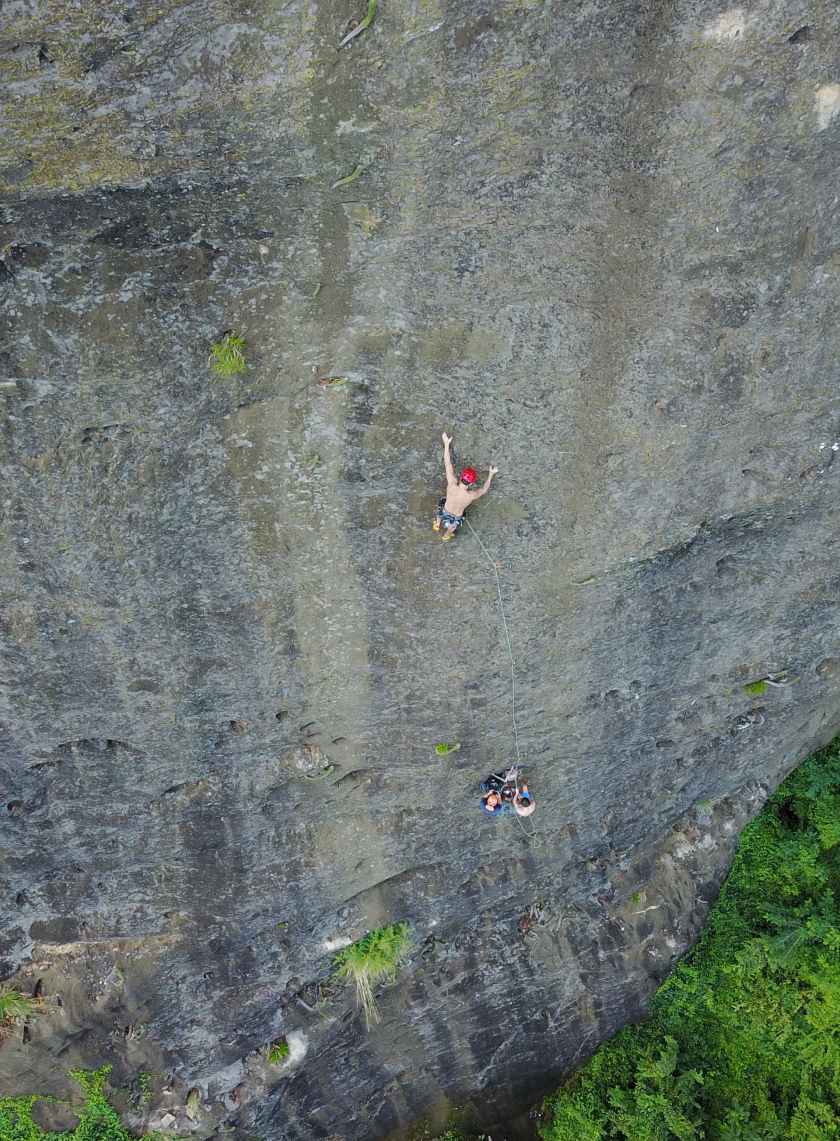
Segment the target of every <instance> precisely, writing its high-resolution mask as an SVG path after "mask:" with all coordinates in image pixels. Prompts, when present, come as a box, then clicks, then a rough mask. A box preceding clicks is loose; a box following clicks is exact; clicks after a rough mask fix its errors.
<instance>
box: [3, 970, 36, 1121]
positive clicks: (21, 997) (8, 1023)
mask: <svg viewBox="0 0 840 1141" xmlns="http://www.w3.org/2000/svg"><path fill="white" fill-rule="evenodd" d="M38 1012H39V1003H38V1000H37V999H34V998H29V997H28V995H25V994H23V993H22V991H19V990H17V989H16V988H15V987H13V986H12V985H11V983H0V1037H2V1036H3V1035H5V1034H7V1033H8V1032H9V1031H10V1030H11V1029H12V1027H14V1026H23V1025H24V1024H25V1023H26V1022H28V1021H29V1019H30V1018H32V1017H33V1016H34V1015H36V1014H38ZM0 1141H2V1139H0Z"/></svg>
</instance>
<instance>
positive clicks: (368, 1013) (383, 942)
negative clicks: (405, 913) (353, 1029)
mask: <svg viewBox="0 0 840 1141" xmlns="http://www.w3.org/2000/svg"><path fill="white" fill-rule="evenodd" d="M409 931H410V927H409V924H408V923H392V924H391V925H390V926H389V927H377V928H376V929H375V930H374V931H371V932H370V934H369V935H365V936H364V938H362V939H357V940H356V942H355V943H351V944H350V946H349V947H345V948H344V950H343V951H340V952H339V953H338V954H337V955H336V957H335V958H334V959H333V966H334V967H335V968H336V971H335V975H334V977H335V978H337V979H347V980H351V979H352V981H353V982H354V983H355V984H356V1001H357V1002H358V1004H359V1006H360V1007H361V1008H362V1010H364V1012H365V1023H366V1025H367V1028H368V1030H369V1029H370V1027H371V1025H372V1024H373V1023H374V1022H378V1021H379V1012H378V1011H377V1009H376V999H375V998H374V997H373V988H374V987H375V986H376V984H377V983H379V982H382V981H383V980H386V981H388V982H393V981H394V979H395V978H396V974H397V971H398V970H399V968H400V966H401V964H402V963H403V962H404V960H405V957H406V955H407V954H408V952H409V951H410V950H411V945H412V944H411V937H410V934H409Z"/></svg>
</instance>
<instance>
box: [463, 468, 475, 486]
mask: <svg viewBox="0 0 840 1141" xmlns="http://www.w3.org/2000/svg"><path fill="white" fill-rule="evenodd" d="M477 479H478V472H476V471H473V469H472V468H471V467H468V468H464V470H463V471H462V472H461V483H465V484H466V485H467V487H469V486H470V484H471V483H475V481H476V480H477Z"/></svg>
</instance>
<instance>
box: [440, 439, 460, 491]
mask: <svg viewBox="0 0 840 1141" xmlns="http://www.w3.org/2000/svg"><path fill="white" fill-rule="evenodd" d="M451 443H452V437H451V436H447V434H446V432H444V433H443V466H444V467H445V468H446V482H447V483H450V484H451V483H456V484H457V482H458V480H457V478H456V476H455V468H454V467H453V466H452V457H451V456H450V454H449V445H450V444H451Z"/></svg>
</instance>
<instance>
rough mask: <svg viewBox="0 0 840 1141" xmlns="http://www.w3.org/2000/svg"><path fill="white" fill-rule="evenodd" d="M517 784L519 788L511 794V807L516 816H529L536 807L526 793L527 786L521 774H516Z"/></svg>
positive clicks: (532, 799)
mask: <svg viewBox="0 0 840 1141" xmlns="http://www.w3.org/2000/svg"><path fill="white" fill-rule="evenodd" d="M516 779H517V783H518V784H519V788H517V790H516V792H515V793H514V794H513V807H514V810H515V812H516V815H517V816H530V815H531V813H532V812H533V811H534V809H535V808H536V807H537V806H536V804H534V798H533V796H531V794H530V792H529V791H528V786H527V784H526V783H525V781H524V779H523V777H522V774H521V773H518V774H517V777H516Z"/></svg>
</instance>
